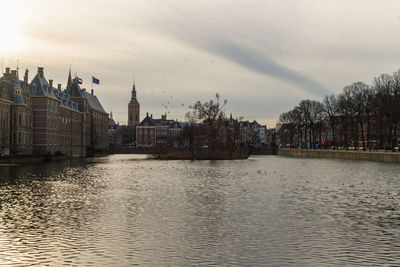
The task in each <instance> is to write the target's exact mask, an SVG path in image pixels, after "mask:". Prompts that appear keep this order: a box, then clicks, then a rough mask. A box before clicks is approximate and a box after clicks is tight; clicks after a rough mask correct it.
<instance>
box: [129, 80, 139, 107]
mask: <svg viewBox="0 0 400 267" xmlns="http://www.w3.org/2000/svg"><path fill="white" fill-rule="evenodd" d="M129 103H130V104H137V103H139V102H138V100H137V97H136V85H135V76H133V86H132V93H131V101H130V102H129Z"/></svg>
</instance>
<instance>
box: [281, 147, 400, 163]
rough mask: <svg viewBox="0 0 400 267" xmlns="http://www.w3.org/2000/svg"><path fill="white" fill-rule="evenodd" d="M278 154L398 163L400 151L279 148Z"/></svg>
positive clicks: (399, 161)
mask: <svg viewBox="0 0 400 267" xmlns="http://www.w3.org/2000/svg"><path fill="white" fill-rule="evenodd" d="M278 155H280V156H287V157H299V158H320V159H345V160H369V161H379V162H392V163H400V153H396V152H375V151H371V152H369V151H334V150H308V149H279V151H278Z"/></svg>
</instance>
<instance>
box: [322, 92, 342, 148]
mask: <svg viewBox="0 0 400 267" xmlns="http://www.w3.org/2000/svg"><path fill="white" fill-rule="evenodd" d="M322 104H323V106H322V110H323V112H324V113H325V114H326V116H327V117H328V118H329V123H330V127H331V134H332V142H333V147H334V148H335V149H336V148H337V146H336V136H335V130H336V121H337V118H338V103H337V98H336V97H335V96H334V95H330V96H326V97H325V98H324V100H323V101H322Z"/></svg>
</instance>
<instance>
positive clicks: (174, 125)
mask: <svg viewBox="0 0 400 267" xmlns="http://www.w3.org/2000/svg"><path fill="white" fill-rule="evenodd" d="M168 128H169V129H182V128H183V126H182V123H180V122H179V121H173V122H172V123H171V124H170V125H169V127H168Z"/></svg>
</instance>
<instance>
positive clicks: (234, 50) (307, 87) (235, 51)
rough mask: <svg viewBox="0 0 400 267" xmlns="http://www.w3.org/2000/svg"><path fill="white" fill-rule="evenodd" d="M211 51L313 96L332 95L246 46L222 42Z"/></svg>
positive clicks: (321, 86) (301, 75) (304, 77)
mask: <svg viewBox="0 0 400 267" xmlns="http://www.w3.org/2000/svg"><path fill="white" fill-rule="evenodd" d="M211 50H212V51H215V54H217V55H219V56H221V57H223V58H225V59H227V60H230V61H231V62H233V63H235V64H237V65H240V66H242V67H244V68H246V69H248V70H250V71H254V72H257V73H260V74H262V75H267V76H271V77H274V78H276V79H279V80H282V81H285V82H288V83H290V84H292V85H295V86H297V87H300V88H301V89H303V90H304V91H307V92H309V93H312V94H313V95H316V96H325V95H327V94H331V93H332V92H331V91H330V90H328V89H327V88H325V87H324V86H323V85H322V84H320V83H318V82H317V81H315V80H313V79H311V78H309V77H307V76H306V75H304V74H302V73H300V72H298V71H296V70H293V69H290V68H288V67H285V66H283V65H281V64H279V63H277V62H276V61H274V60H273V59H272V58H270V57H268V56H267V55H265V54H264V53H262V52H260V51H257V50H254V49H251V48H249V47H248V46H246V45H242V44H237V43H232V42H220V43H216V44H214V45H213V47H212V48H211Z"/></svg>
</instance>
